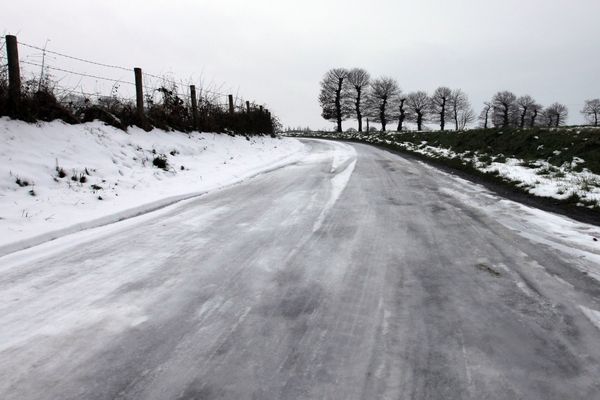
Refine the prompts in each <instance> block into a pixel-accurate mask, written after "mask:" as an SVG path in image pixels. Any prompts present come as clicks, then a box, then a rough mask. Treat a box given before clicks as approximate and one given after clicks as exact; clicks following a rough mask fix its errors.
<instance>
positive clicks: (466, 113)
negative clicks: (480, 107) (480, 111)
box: [449, 89, 475, 131]
mask: <svg viewBox="0 0 600 400" xmlns="http://www.w3.org/2000/svg"><path fill="white" fill-rule="evenodd" d="M449 106H450V116H451V117H452V119H453V120H454V129H455V130H457V131H459V130H464V129H465V127H466V126H467V124H470V123H471V122H473V121H474V120H475V113H474V111H473V109H472V108H471V102H470V101H469V97H468V96H467V94H466V93H465V92H463V91H462V90H460V89H454V90H453V91H452V93H451V94H450V100H449Z"/></svg>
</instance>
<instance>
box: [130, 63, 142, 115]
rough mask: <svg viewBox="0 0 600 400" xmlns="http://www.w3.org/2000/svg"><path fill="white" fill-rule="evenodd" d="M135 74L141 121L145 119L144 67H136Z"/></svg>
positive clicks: (138, 111) (136, 98)
mask: <svg viewBox="0 0 600 400" xmlns="http://www.w3.org/2000/svg"><path fill="white" fill-rule="evenodd" d="M133 73H134V74H135V101H136V105H137V113H138V117H139V118H140V122H141V121H143V120H144V83H143V81H142V69H141V68H134V69H133Z"/></svg>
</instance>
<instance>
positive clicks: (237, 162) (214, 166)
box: [0, 118, 304, 254]
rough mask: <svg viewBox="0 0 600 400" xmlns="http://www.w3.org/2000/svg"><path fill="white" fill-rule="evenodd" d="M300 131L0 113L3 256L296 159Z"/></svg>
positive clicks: (301, 151) (0, 242)
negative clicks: (120, 125)
mask: <svg viewBox="0 0 600 400" xmlns="http://www.w3.org/2000/svg"><path fill="white" fill-rule="evenodd" d="M303 154H304V145H303V144H301V143H300V142H299V141H297V140H296V139H290V138H271V137H267V136H260V137H249V138H246V137H243V136H235V137H232V136H228V135H226V134H213V133H197V132H195V133H190V134H188V133H182V132H165V131H162V130H159V129H154V130H152V131H151V132H145V131H143V130H141V129H138V128H130V129H129V131H128V132H123V131H121V130H118V129H115V128H112V127H110V126H106V125H104V124H103V123H101V122H93V123H87V124H82V125H68V124H65V123H63V122H59V121H55V122H50V123H38V124H28V123H25V122H21V121H12V120H8V119H6V118H2V119H0V160H2V163H1V166H0V232H2V235H0V254H6V253H9V252H11V251H15V250H19V249H22V248H25V247H28V246H31V245H34V244H37V243H40V242H43V241H45V240H50V239H53V238H56V237H59V236H62V235H64V234H68V233H72V232H76V231H79V230H82V229H86V228H91V227H96V226H100V225H105V224H107V223H111V222H115V221H118V220H122V219H125V218H130V217H133V216H137V215H140V214H143V213H146V212H149V211H153V210H156V209H159V208H162V207H164V206H167V205H169V204H172V203H174V202H176V201H179V200H183V199H186V198H190V197H193V196H198V195H200V194H202V193H205V192H207V191H210V190H214V189H217V188H220V187H223V186H226V185H230V184H233V183H236V182H239V181H241V180H243V179H246V178H249V177H251V176H253V175H256V174H258V173H261V172H264V171H267V170H270V169H274V168H278V167H281V166H283V165H286V164H289V163H292V162H295V161H297V160H298V159H299V158H300V157H301V156H302V155H303Z"/></svg>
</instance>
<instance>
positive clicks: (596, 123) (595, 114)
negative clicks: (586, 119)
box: [594, 112, 598, 126]
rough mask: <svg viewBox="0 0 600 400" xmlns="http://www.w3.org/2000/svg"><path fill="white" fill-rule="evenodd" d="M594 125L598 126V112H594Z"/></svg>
mask: <svg viewBox="0 0 600 400" xmlns="http://www.w3.org/2000/svg"><path fill="white" fill-rule="evenodd" d="M594 126H598V113H597V112H595V113H594Z"/></svg>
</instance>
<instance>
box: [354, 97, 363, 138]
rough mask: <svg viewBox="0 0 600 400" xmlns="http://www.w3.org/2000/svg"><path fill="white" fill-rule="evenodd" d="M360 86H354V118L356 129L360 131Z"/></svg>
mask: <svg viewBox="0 0 600 400" xmlns="http://www.w3.org/2000/svg"><path fill="white" fill-rule="evenodd" d="M360 95H361V88H360V87H357V88H356V104H355V105H356V119H357V120H358V131H359V132H362V113H361V112H360Z"/></svg>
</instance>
